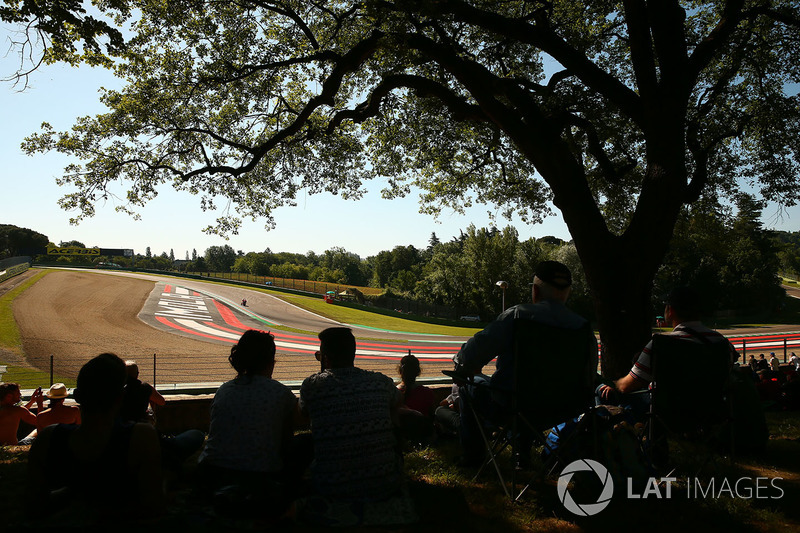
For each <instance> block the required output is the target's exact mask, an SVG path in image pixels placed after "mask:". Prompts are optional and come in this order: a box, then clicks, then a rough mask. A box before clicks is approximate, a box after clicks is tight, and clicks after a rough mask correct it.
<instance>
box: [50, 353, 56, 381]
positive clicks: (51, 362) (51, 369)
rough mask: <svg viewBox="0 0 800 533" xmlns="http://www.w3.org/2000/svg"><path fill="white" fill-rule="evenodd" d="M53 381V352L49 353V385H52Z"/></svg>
mask: <svg viewBox="0 0 800 533" xmlns="http://www.w3.org/2000/svg"><path fill="white" fill-rule="evenodd" d="M54 381H55V380H54V379H53V354H50V385H53V383H54Z"/></svg>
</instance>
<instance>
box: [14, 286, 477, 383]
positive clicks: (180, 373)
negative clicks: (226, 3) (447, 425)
mask: <svg viewBox="0 0 800 533" xmlns="http://www.w3.org/2000/svg"><path fill="white" fill-rule="evenodd" d="M198 291H200V292H198ZM242 297H246V298H247V300H248V306H247V308H241V307H240V306H239V305H238V303H239V302H240V301H241V298H242ZM177 298H181V300H180V302H182V303H177V304H176V303H175V302H176V299H177ZM165 301H167V303H166V304H165V303H164V302H165ZM187 309H189V311H188V312H186V311H184V310H187ZM200 309H202V312H201V311H199V310H200ZM13 311H14V316H15V318H16V321H17V324H18V326H19V330H20V334H21V337H22V344H23V350H24V352H25V354H26V356H27V360H28V363H29V364H30V365H31V366H33V367H36V368H39V369H43V370H46V369H48V368H49V364H50V357H51V356H53V361H54V372H55V374H56V375H57V376H69V377H74V376H76V375H77V371H78V369H79V368H80V366H81V365H82V364H83V363H84V362H85V361H87V360H88V359H89V358H91V357H93V356H95V355H97V354H98V353H101V352H104V351H110V352H114V353H117V354H118V355H120V356H121V357H123V358H126V359H135V360H137V362H138V363H139V365H140V368H141V370H142V376H143V378H144V379H146V380H148V381H152V380H153V373H154V371H155V374H156V378H157V379H156V381H157V383H158V384H159V385H161V384H175V383H180V384H197V383H212V384H216V383H220V382H223V381H226V380H228V379H230V378H231V377H233V375H234V372H233V371H232V370H231V368H230V365H229V364H228V362H227V356H228V354H229V350H230V346H231V345H232V344H233V343H234V342H235V339H236V338H238V336H239V335H241V332H242V331H244V330H246V329H248V328H258V329H264V330H269V329H272V328H271V327H270V324H275V323H279V324H285V325H288V326H291V327H294V328H298V329H304V330H308V331H315V332H318V331H321V330H322V329H324V328H325V327H329V326H332V325H337V323H336V322H333V321H331V320H329V319H326V318H324V317H320V316H318V315H314V314H312V313H309V312H307V311H304V310H302V309H299V308H297V307H295V306H292V305H290V304H286V303H285V302H283V301H282V300H280V299H277V298H275V297H272V296H270V295H268V294H265V293H262V292H256V291H251V290H249V289H247V288H243V287H235V286H226V285H217V284H208V283H203V282H200V281H194V280H184V279H180V280H177V279H175V278H168V277H162V276H155V275H149V274H132V273H109V272H103V271H86V270H54V271H51V272H50V273H49V274H48V275H46V276H44V277H43V278H42V279H41V280H39V281H38V282H37V283H36V284H34V285H33V286H32V287H30V288H29V289H28V290H26V291H25V292H24V293H23V294H22V295H20V296H19V297H18V298H17V299H16V300H15V301H14V306H13ZM181 314H184V315H183V316H181ZM273 333H274V334H275V335H276V344H277V345H278V356H277V363H276V368H275V374H274V377H275V378H276V379H278V380H281V381H289V382H292V381H299V380H302V379H303V378H305V377H306V376H308V375H309V374H311V373H313V372H315V371H317V370H318V369H319V363H318V362H317V361H316V360H315V359H314V356H313V352H314V351H315V350H316V349H317V346H318V342H317V340H316V337H314V336H307V335H300V334H297V333H287V332H283V331H280V330H278V329H275V330H273ZM355 333H356V335H357V336H358V337H362V338H363V337H369V338H370V339H371V340H359V342H358V359H357V363H356V364H357V365H358V366H359V367H362V368H367V369H370V370H378V371H381V372H384V373H385V374H387V375H390V376H392V377H395V376H396V367H397V362H398V360H399V358H400V357H401V356H402V355H403V354H405V353H406V352H407V350H408V349H409V348H413V351H414V353H415V354H417V355H418V356H419V357H420V358H421V359H422V360H423V361H422V362H423V372H424V375H426V376H430V377H440V376H441V374H440V370H443V369H451V368H452V363H451V362H450V359H451V358H452V354H453V353H454V352H455V351H457V349H458V346H459V345H460V342H463V340H464V339H457V338H447V337H442V338H441V339H442V340H443V342H442V343H441V344H437V343H434V342H431V337H430V336H416V335H408V334H400V333H389V332H375V331H369V332H368V333H365V332H364V331H359V330H358V329H356V330H355ZM381 337H383V338H386V340H385V341H381V340H376V339H380V338H381ZM409 342H410V344H409ZM154 354H155V368H154V362H153V360H154Z"/></svg>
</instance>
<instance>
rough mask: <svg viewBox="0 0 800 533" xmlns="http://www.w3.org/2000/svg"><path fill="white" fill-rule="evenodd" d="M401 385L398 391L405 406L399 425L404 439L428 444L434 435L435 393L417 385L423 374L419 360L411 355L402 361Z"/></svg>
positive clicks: (400, 369) (401, 408)
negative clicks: (418, 378) (419, 377)
mask: <svg viewBox="0 0 800 533" xmlns="http://www.w3.org/2000/svg"><path fill="white" fill-rule="evenodd" d="M397 370H398V372H399V373H400V384H399V385H397V390H399V391H400V393H401V394H402V395H403V405H402V406H401V407H400V409H399V412H398V423H399V424H400V430H401V433H402V435H403V438H405V439H407V440H409V441H411V442H414V443H423V442H426V441H427V440H428V439H429V438H430V437H431V436H432V435H433V408H434V407H435V402H436V400H435V398H434V396H433V391H432V390H431V389H429V388H428V387H426V386H424V385H419V384H418V383H417V377H418V376H419V375H420V374H421V373H422V370H421V369H420V365H419V359H417V358H416V357H414V356H413V355H411V354H408V355H406V356H404V357H403V358H402V359H400V366H399V367H398V369H397Z"/></svg>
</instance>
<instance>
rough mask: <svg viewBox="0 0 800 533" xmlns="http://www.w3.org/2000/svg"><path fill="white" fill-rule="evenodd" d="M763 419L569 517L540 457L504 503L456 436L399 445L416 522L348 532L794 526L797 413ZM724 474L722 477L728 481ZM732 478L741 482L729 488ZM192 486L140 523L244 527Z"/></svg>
mask: <svg viewBox="0 0 800 533" xmlns="http://www.w3.org/2000/svg"><path fill="white" fill-rule="evenodd" d="M768 420H769V424H770V429H771V432H772V435H773V437H772V438H771V440H770V441H769V443H768V444H767V448H766V450H765V451H764V453H761V454H759V455H758V456H747V455H743V454H742V455H737V456H736V458H735V460H734V461H731V460H730V459H729V458H724V457H718V456H717V457H715V459H714V460H713V461H711V462H710V463H708V464H704V468H703V470H702V471H701V472H700V473H697V471H696V466H697V457H695V456H693V454H692V453H688V454H685V455H681V454H678V453H676V454H675V455H674V457H675V459H674V462H675V464H676V466H677V470H676V471H675V472H674V473H673V474H671V477H674V478H676V480H675V481H674V482H673V483H671V486H672V488H671V493H670V497H669V498H667V497H666V490H665V485H664V484H663V483H662V484H661V485H660V486H659V489H658V493H659V495H660V497H657V496H656V495H655V494H654V493H652V492H651V493H649V494H648V495H647V497H642V496H644V495H645V492H644V491H642V490H634V491H633V494H635V495H639V496H640V497H639V498H630V497H628V488H627V487H625V486H621V487H620V486H618V487H616V491H615V494H614V497H613V498H612V499H611V501H610V503H609V505H608V507H606V508H605V509H603V510H602V511H601V512H599V513H598V514H596V515H594V516H587V517H580V516H576V515H574V514H572V513H571V512H570V511H568V510H567V509H566V508H565V507H564V505H563V504H562V503H561V501H560V500H559V496H558V491H557V490H556V485H557V483H556V479H555V477H554V476H552V477H546V476H544V474H543V471H542V469H541V465H535V467H534V468H533V469H532V470H531V471H530V472H527V474H528V475H529V476H531V475H532V476H533V479H532V485H531V488H530V489H529V490H528V491H527V492H526V493H525V494H524V495H523V497H522V498H521V500H520V501H519V502H517V503H513V502H511V501H509V500H508V498H506V497H505V495H504V493H503V491H502V489H501V488H500V486H499V483H498V481H497V479H496V477H495V476H494V473H493V472H489V471H487V472H485V473H484V474H482V475H481V477H480V478H479V479H478V480H477V481H476V482H473V481H472V476H473V474H474V470H466V469H460V468H457V467H455V466H454V460H455V458H456V456H457V455H458V454H459V447H458V443H457V442H455V441H442V442H440V443H439V444H438V445H437V446H436V447H429V448H422V449H417V450H411V451H409V452H408V453H407V454H406V472H407V476H408V480H409V481H408V483H409V493H410V494H411V496H412V498H413V500H414V504H415V507H416V511H417V514H418V516H419V522H417V523H415V524H413V525H409V526H403V527H361V528H356V529H347V531H360V532H370V531H383V532H386V531H392V532H406V531H407V532H430V533H434V532H435V533H441V532H449V531H458V532H495V531H503V532H510V533H514V532H521V531H545V532H547V531H554V532H555V531H587V532H602V533H605V532H608V531H617V530H619V531H624V530H628V529H630V528H631V526H633V527H635V528H636V529H637V530H638V529H642V530H646V531H648V532H660V531H664V532H667V531H669V532H670V533H674V532H678V533H690V532H694V531H703V532H704V533H713V532H717V531H719V532H726V533H729V532H740V531H741V532H751V531H759V532H765V531H766V532H771V531H800V441H799V440H798V439H797V433H798V432H800V429H798V427H799V426H800V413H798V412H792V413H770V415H769V418H768ZM26 461H27V448H26V447H4V448H0V520H2V523H3V525H4V526H9V527H10V529H9V530H19V529H20V528H19V527H16V526H22V525H24V523H25V520H26V517H25V514H24V508H25V505H24V504H25V484H26V479H25V476H26V464H25V463H26ZM556 475H557V473H556ZM779 478H780V479H779ZM758 479H761V481H758ZM698 480H699V481H698ZM723 480H727V485H725V484H724V483H723ZM736 480H744V482H740V485H739V486H738V487H737V486H736ZM524 481H527V478H524ZM698 482H699V483H700V485H699V486H700V491H699V492H698V490H697V483H698ZM712 483H713V488H711V485H712ZM756 484H758V486H760V487H762V488H761V489H760V490H761V493H760V496H761V497H760V498H755V497H754V496H755V488H756ZM726 486H727V487H728V488H727V489H726V488H725V487H726ZM598 487H599V482H598V481H597V480H596V479H595V483H594V485H592V484H591V483H589V484H585V485H581V484H577V487H573V488H571V489H570V494H571V495H572V496H573V498H574V500H575V501H576V502H579V503H586V502H588V503H593V502H594V501H597V497H598V494H599V493H600V490H599V488H598ZM573 489H574V490H573ZM191 490H192V486H191V483H190V481H189V478H188V477H186V476H185V477H183V478H181V479H179V480H178V481H177V483H176V484H174V485H173V490H172V491H171V493H170V502H171V503H170V508H171V511H170V514H169V516H167V517H165V519H164V520H162V521H161V522H160V523H157V524H150V525H148V526H145V527H146V529H147V530H148V531H183V530H186V529H191V530H192V531H193V532H194V533H200V532H205V531H242V530H252V529H253V528H252V527H247V526H244V527H242V526H241V525H239V524H231V523H229V522H225V521H221V520H219V519H217V518H215V517H214V516H213V514H212V513H210V510H209V509H208V508H204V507H202V506H198V505H197V504H196V503H194V502H193V501H192V499H191V497H190V496H189V494H190V493H191ZM748 491H751V492H750V493H748ZM132 530H135V528H134V529H132ZM270 530H272V531H296V532H311V531H318V530H319V529H318V528H316V527H307V526H303V525H301V524H295V523H291V522H285V523H281V524H276V525H273V527H271V529H270ZM340 531H343V530H342V529H340Z"/></svg>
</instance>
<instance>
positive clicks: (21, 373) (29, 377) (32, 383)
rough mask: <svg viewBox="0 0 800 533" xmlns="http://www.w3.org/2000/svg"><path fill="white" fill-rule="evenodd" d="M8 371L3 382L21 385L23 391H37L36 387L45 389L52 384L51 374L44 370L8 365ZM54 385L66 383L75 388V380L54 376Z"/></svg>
mask: <svg viewBox="0 0 800 533" xmlns="http://www.w3.org/2000/svg"><path fill="white" fill-rule="evenodd" d="M7 366H8V370H7V371H6V373H5V374H3V377H2V381H11V382H14V383H19V386H20V388H21V389H35V388H36V387H40V386H41V387H44V386H45V384H46V383H48V384H49V383H50V373H49V372H45V371H44V370H37V369H35V368H28V367H24V366H14V365H7ZM53 382H54V383H64V384H65V385H66V386H67V387H69V388H73V387H75V378H67V377H63V376H59V375H58V374H56V375H54V376H53Z"/></svg>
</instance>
